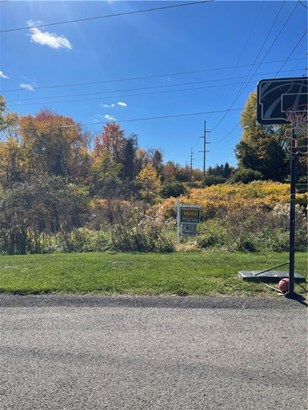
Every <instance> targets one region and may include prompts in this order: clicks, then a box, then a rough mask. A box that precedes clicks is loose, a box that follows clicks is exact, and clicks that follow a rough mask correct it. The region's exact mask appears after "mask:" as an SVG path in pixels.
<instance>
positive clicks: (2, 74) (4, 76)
mask: <svg viewBox="0 0 308 410" xmlns="http://www.w3.org/2000/svg"><path fill="white" fill-rule="evenodd" d="M0 78H10V77H8V76H7V75H5V74H4V72H3V71H0Z"/></svg>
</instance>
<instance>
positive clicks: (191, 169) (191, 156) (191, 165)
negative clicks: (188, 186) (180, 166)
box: [190, 148, 194, 182]
mask: <svg viewBox="0 0 308 410" xmlns="http://www.w3.org/2000/svg"><path fill="white" fill-rule="evenodd" d="M193 155H194V152H193V149H192V148H191V149H190V182H191V181H192V173H193V160H194V157H193Z"/></svg>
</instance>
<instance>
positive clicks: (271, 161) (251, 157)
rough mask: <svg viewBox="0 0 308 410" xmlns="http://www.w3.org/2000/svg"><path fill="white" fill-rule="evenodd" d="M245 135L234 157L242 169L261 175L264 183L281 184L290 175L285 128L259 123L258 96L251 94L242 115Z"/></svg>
mask: <svg viewBox="0 0 308 410" xmlns="http://www.w3.org/2000/svg"><path fill="white" fill-rule="evenodd" d="M241 125H242V128H243V134H242V138H241V141H240V142H239V143H238V144H237V146H236V149H235V153H236V157H237V159H238V163H239V168H240V169H241V168H244V169H251V170H254V171H258V172H260V173H261V174H262V175H263V178H264V179H272V180H275V181H282V180H283V179H284V178H285V177H286V175H287V174H288V164H287V154H286V141H285V138H284V131H285V126H271V125H260V124H259V123H258V122H257V95H256V93H252V94H250V96H249V98H248V100H247V103H246V106H245V108H244V110H243V112H242V117H241Z"/></svg>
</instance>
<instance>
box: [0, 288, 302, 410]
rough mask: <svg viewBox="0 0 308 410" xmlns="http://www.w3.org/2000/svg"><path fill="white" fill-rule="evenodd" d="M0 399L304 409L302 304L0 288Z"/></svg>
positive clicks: (59, 405)
mask: <svg viewBox="0 0 308 410" xmlns="http://www.w3.org/2000/svg"><path fill="white" fill-rule="evenodd" d="M0 325H1V327H0V330H1V332H0V354H1V355H0V358H1V361H0V366H1V368H0V407H1V409H2V410H6V409H22V410H26V409H29V410H30V409H31V410H36V409H37V410H38V409H39V410H43V409H70V410H71V409H83V410H92V409H97V410H100V409H111V410H113V409H166V410H167V409H174V410H177V409H183V410H184V409H185V410H193V409H230V410H231V409H232V410H235V409H243V410H244V409H245V410H249V409H258V410H261V409H268V410H275V409H292V410H304V409H306V406H307V401H306V399H307V322H306V308H305V306H304V304H301V303H298V302H295V301H291V300H287V299H286V298H284V297H281V298H280V299H278V300H277V299H275V300H271V299H243V298H186V297H183V298H180V297H175V298H160V297H156V298H154V297H152V298H151V297H148V298H147V297H144V298H142V297H137V298H133V297H114V298H113V297H109V298H102V297H101V298H100V297H91V296H87V297H78V296H77V297H72V296H52V295H49V296H10V295H0Z"/></svg>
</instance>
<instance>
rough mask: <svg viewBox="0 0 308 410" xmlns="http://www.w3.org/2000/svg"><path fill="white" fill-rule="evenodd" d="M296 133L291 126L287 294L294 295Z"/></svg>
mask: <svg viewBox="0 0 308 410" xmlns="http://www.w3.org/2000/svg"><path fill="white" fill-rule="evenodd" d="M296 143H297V141H296V133H295V129H294V127H293V126H292V138H291V158H290V179H291V186H290V245H289V292H288V296H291V297H292V296H293V295H294V261H295V257H294V256H295V195H296V154H297V152H296V150H297V147H296V145H297V144H296Z"/></svg>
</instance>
